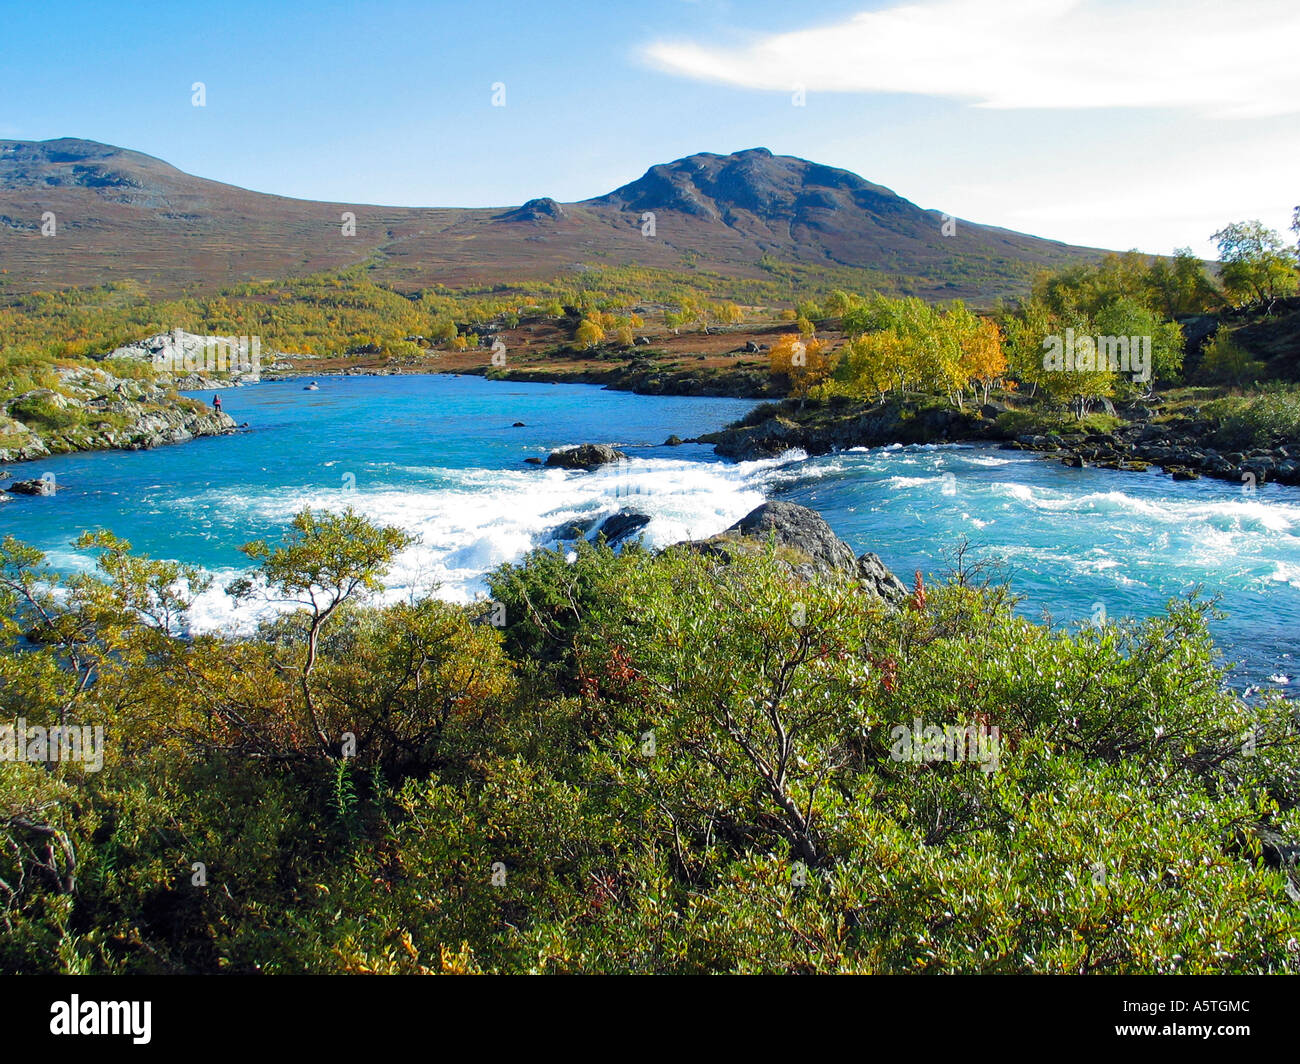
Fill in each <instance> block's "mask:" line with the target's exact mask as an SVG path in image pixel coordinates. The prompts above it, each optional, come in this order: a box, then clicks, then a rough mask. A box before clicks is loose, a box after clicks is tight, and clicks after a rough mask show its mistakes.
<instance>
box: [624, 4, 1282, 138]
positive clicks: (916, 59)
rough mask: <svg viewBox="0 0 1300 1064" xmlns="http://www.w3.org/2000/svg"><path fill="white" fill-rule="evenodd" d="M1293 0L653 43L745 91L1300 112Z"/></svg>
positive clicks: (922, 7)
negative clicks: (732, 41) (797, 89)
mask: <svg viewBox="0 0 1300 1064" xmlns="http://www.w3.org/2000/svg"><path fill="white" fill-rule="evenodd" d="M1297 40H1300V4H1297V3H1296V0H1236V2H1235V3H1231V4H1225V3H1223V2H1222V0H1209V2H1206V0H1114V2H1103V0H936V2H932V3H912V4H898V5H896V6H893V7H889V8H885V9H883V10H877V11H868V12H864V13H862V14H859V15H855V16H853V17H852V18H850V19H848V20H847V21H843V22H839V23H836V24H834V25H828V26H821V27H816V28H813V29H806V30H798V31H795V32H790V33H779V34H773V35H769V36H765V37H760V38H757V39H755V40H753V41H751V42H750V43H748V44H747V45H744V46H741V47H737V48H729V47H722V46H718V45H710V44H700V43H695V42H689V41H688V42H670V41H659V42H656V43H654V44H651V45H650V46H649V47H648V48H646V50H645V57H646V58H647V59H648V60H649V61H650V62H651V63H652V64H653V65H655V66H657V67H658V68H660V69H662V70H664V71H667V72H670V73H673V74H679V75H683V76H686V77H692V78H698V79H702V80H709V81H716V82H722V83H725V84H730V85H736V86H740V87H743V88H751V89H764V90H774V91H781V92H789V91H791V89H792V88H793V87H794V86H795V85H800V86H802V87H805V88H806V89H807V90H808V91H810V92H854V93H864V92H891V93H915V94H921V95H926V96H938V97H944V98H948V99H956V100H965V101H968V102H970V103H971V104H973V105H975V106H979V107H990V108H1005V109H1011V108H1052V109H1060V108H1087V107H1175V108H1187V109H1191V110H1193V111H1195V112H1197V113H1200V114H1204V115H1206V116H1208V117H1212V118H1257V117H1269V116H1275V115H1283V114H1294V113H1300V63H1298V62H1296V60H1295V58H1294V55H1293V54H1292V49H1293V45H1294V43H1295V42H1296V41H1297Z"/></svg>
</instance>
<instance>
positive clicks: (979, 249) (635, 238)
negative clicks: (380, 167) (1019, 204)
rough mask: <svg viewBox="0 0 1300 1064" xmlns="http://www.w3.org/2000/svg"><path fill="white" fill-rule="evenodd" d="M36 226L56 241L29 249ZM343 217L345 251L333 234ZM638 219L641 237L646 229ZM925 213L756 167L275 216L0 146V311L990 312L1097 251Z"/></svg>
mask: <svg viewBox="0 0 1300 1064" xmlns="http://www.w3.org/2000/svg"><path fill="white" fill-rule="evenodd" d="M47 211H52V212H53V213H54V215H55V218H56V221H57V232H56V233H55V235H53V236H42V234H41V219H42V215H43V214H44V213H45V212H47ZM348 211H350V212H352V213H353V214H355V216H356V231H355V235H350V236H345V235H343V232H342V222H341V219H342V215H343V214H344V212H348ZM647 212H650V213H653V215H654V234H653V236H647V235H643V232H642V229H643V218H644V216H645V214H646V213H647ZM942 225H943V215H942V214H941V213H939V212H938V211H932V210H923V209H922V208H920V207H918V206H917V205H916V204H914V203H911V202H909V201H908V200H906V199H903V198H902V197H901V196H898V195H896V194H895V193H893V192H891V191H890V190H889V189H887V188H884V187H883V186H880V185H876V184H872V183H871V182H869V181H866V180H864V179H863V178H861V177H859V176H858V175H856V174H853V173H850V172H848V171H846V170H839V169H835V168H833V167H828V166H822V165H819V164H817V163H813V162H808V161H807V160H804V159H797V158H794V157H791V156H777V155H773V154H772V153H771V152H769V151H768V150H767V149H765V148H754V149H750V150H749V151H743V152H737V153H735V154H732V155H713V154H699V155H692V156H689V157H687V158H684V159H679V160H677V161H676V162H672V163H668V164H663V165H657V166H652V167H651V168H650V169H649V170H647V171H646V173H645V175H644V176H642V177H641V178H639V179H638V180H636V181H633V182H631V183H629V184H627V185H624V186H622V187H621V188H618V189H615V190H614V191H612V192H610V193H608V194H606V195H603V196H598V197H595V198H592V199H587V200H583V201H581V202H578V203H564V204H561V203H557V202H556V201H555V200H553V199H550V198H547V197H544V196H543V197H539V198H535V199H532V200H529V201H527V202H526V203H524V204H523V205H522V206H520V207H506V208H475V209H469V208H413V207H379V206H366V205H357V204H344V203H324V202H315V201H308V200H296V199H289V198H286V197H283V196H273V195H267V194H264V193H260V192H251V191H248V190H246V189H242V188H237V187H235V186H233V185H226V184H222V183H219V182H215V181H209V180H206V179H203V178H200V177H195V176H192V175H189V174H185V173H183V172H181V171H180V170H177V169H176V168H175V167H172V166H169V165H168V164H167V163H165V162H163V161H161V160H159V159H155V158H153V157H151V156H148V155H143V154H141V153H139V152H133V151H128V150H125V149H122V148H115V147H111V146H108V145H104V144H98V143H95V142H93V141H86V140H77V139H71V138H64V139H60V140H51V141H40V142H29V141H0V268H3V269H4V270H5V271H6V276H5V277H4V280H5V282H6V287H7V289H8V291H10V292H28V291H34V290H41V289H56V288H63V287H67V286H73V285H89V284H102V283H106V282H111V281H121V280H127V279H131V280H136V281H139V282H140V283H142V284H143V285H145V287H146V288H147V289H148V290H149V291H150V292H152V293H155V294H176V293H178V292H181V291H194V292H209V291H213V290H215V289H218V288H220V287H222V286H226V285H229V284H233V283H237V282H240V281H246V280H255V279H268V278H280V277H296V276H303V275H305V274H310V273H315V272H319V271H322V270H332V269H339V268H343V267H346V266H350V265H355V264H357V263H362V262H370V263H373V264H374V270H373V277H374V279H375V280H376V281H379V282H382V283H387V284H391V285H393V286H395V287H397V288H399V289H403V290H414V289H419V288H424V287H429V286H433V285H436V284H444V285H450V286H461V285H471V284H501V283H506V282H515V281H535V280H541V279H546V278H550V277H554V276H556V275H558V274H561V273H572V272H574V271H575V270H580V269H583V268H585V267H600V268H608V267H615V266H636V267H651V268H663V269H674V270H682V269H691V270H698V271H701V272H705V271H709V272H715V273H718V274H721V275H723V276H730V277H752V278H766V279H772V278H777V279H780V278H784V277H790V278H793V277H796V276H800V275H801V274H806V273H807V271H810V270H813V269H816V270H819V271H824V270H827V269H832V270H853V271H867V272H868V275H864V276H866V279H867V280H870V281H873V282H875V283H877V284H879V285H881V286H882V287H893V288H895V289H897V290H900V291H908V292H913V293H915V294H919V295H926V296H931V297H962V298H967V299H974V300H977V301H987V300H990V299H992V298H994V297H996V296H1000V295H1011V294H1014V293H1017V292H1020V291H1023V290H1024V288H1025V286H1026V280H1027V278H1028V277H1029V276H1030V275H1031V274H1032V273H1033V271H1034V270H1036V269H1037V268H1039V267H1041V266H1049V267H1050V266H1059V265H1062V264H1065V263H1067V262H1071V261H1078V260H1080V259H1093V258H1095V257H1096V256H1097V254H1098V252H1097V251H1096V250H1095V249H1088V248H1078V247H1073V246H1070V245H1067V244H1061V243H1057V242H1054V241H1047V240H1041V239H1039V238H1037V237H1032V236H1026V235H1024V234H1021V233H1015V232H1011V231H1009V230H1005V229H997V228H993V227H989V226H982V225H977V224H975V223H973V222H965V221H961V220H958V221H957V225H956V232H955V234H954V235H951V236H947V237H945V236H944V235H943V234H942V232H941V228H942Z"/></svg>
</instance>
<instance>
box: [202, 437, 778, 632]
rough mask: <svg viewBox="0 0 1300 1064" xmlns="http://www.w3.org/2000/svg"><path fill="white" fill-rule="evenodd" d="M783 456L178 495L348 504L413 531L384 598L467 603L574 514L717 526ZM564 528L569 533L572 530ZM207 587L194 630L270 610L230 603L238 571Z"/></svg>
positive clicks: (248, 503)
mask: <svg viewBox="0 0 1300 1064" xmlns="http://www.w3.org/2000/svg"><path fill="white" fill-rule="evenodd" d="M789 461H790V459H789V458H787V457H785V456H782V457H781V458H772V459H764V460H760V461H754V462H741V463H738V464H735V465H724V464H722V463H717V462H692V461H678V460H670V459H657V458H646V459H640V458H632V459H630V460H629V461H627V462H621V463H619V464H618V465H617V466H606V467H603V468H601V469H597V470H595V471H593V472H590V473H580V472H569V471H566V470H559V469H541V470H527V471H522V470H484V469H464V470H458V469H440V468H437V467H428V468H422V469H421V470H419V471H418V472H417V471H415V470H411V472H413V473H415V474H416V475H417V476H427V477H428V480H429V483H428V484H427V485H425V486H421V485H420V484H419V483H418V482H417V483H415V484H407V485H405V486H404V487H402V488H400V489H395V488H387V489H382V490H375V491H367V490H363V489H362V488H361V487H360V486H358V488H356V489H354V490H351V491H344V490H341V489H328V490H321V489H320V488H317V487H303V488H301V489H300V490H297V491H293V490H289V491H286V490H284V489H278V490H276V491H274V492H271V491H265V492H263V491H258V490H249V491H246V492H244V493H242V494H241V495H239V496H232V494H231V492H230V491H229V490H223V491H222V492H221V493H220V496H219V499H218V498H217V497H216V496H215V494H214V496H212V497H209V496H206V495H199V496H195V497H192V498H190V499H188V500H179V501H178V505H181V506H184V507H187V508H190V509H207V508H208V507H209V506H211V505H213V504H215V503H216V502H218V501H219V502H220V503H221V505H222V506H224V507H226V508H229V509H231V510H233V511H235V512H243V513H245V514H248V513H252V514H255V515H256V516H257V517H258V518H260V519H262V520H265V521H268V522H274V523H278V524H287V523H288V521H289V520H290V519H291V518H292V516H293V515H294V514H295V513H296V512H298V511H299V510H301V509H302V508H303V507H305V506H310V507H312V508H313V509H326V510H339V509H342V508H343V507H345V506H351V507H353V508H354V509H356V510H357V511H358V512H360V513H363V514H365V515H366V516H367V517H369V518H371V519H372V520H374V521H377V522H380V523H382V524H387V525H396V526H397V527H399V528H401V529H403V530H405V531H407V532H409V533H411V534H413V535H415V536H418V537H419V540H418V542H417V543H416V544H415V545H414V546H412V547H411V548H410V549H408V550H406V551H404V552H403V553H402V554H401V555H400V556H399V557H398V558H397V559H396V561H395V563H394V565H393V567H392V569H391V571H390V572H389V574H388V577H387V578H386V580H385V583H386V585H387V591H386V592H385V595H384V601H388V602H393V601H400V600H403V599H406V598H409V597H412V596H420V595H424V594H430V593H433V594H436V595H437V596H438V597H439V598H443V599H447V600H449V601H452V602H469V601H472V600H473V599H475V598H478V597H481V596H483V595H484V594H485V593H486V583H485V580H484V577H485V575H486V574H487V573H488V572H490V571H491V570H492V569H494V568H496V567H497V566H499V565H501V564H503V563H505V562H513V561H518V560H519V559H520V558H522V557H523V556H524V555H525V554H526V553H527V552H528V551H530V550H532V549H534V548H536V547H543V546H556V545H558V544H559V543H560V542H561V541H562V540H561V535H560V534H561V532H562V531H564V530H565V529H566V526H570V525H571V524H572V523H574V522H580V523H582V524H583V525H585V526H587V527H588V529H589V531H588V532H587V536H588V538H591V537H592V536H594V534H595V529H597V528H598V527H599V525H600V523H601V522H602V521H603V520H604V518H606V517H609V516H612V515H614V514H616V513H619V512H620V511H623V510H628V511H633V512H637V513H642V514H645V515H647V516H649V517H650V521H649V523H648V524H647V525H646V526H645V527H644V528H643V529H641V530H640V534H641V535H643V536H644V538H645V541H646V544H647V545H648V546H650V547H653V548H659V547H664V546H667V545H669V544H671V543H676V542H679V541H681V540H684V539H693V538H701V537H706V536H710V535H714V534H715V533H717V532H721V531H722V530H723V529H724V528H727V527H728V526H729V525H731V524H733V523H735V522H736V521H737V520H739V519H740V518H741V517H743V516H744V515H745V514H747V513H749V512H750V511H751V510H753V509H754V508H755V507H757V506H760V505H761V504H762V503H763V501H764V499H765V488H766V487H767V485H768V484H769V482H770V481H771V480H772V479H773V477H774V476H775V475H776V474H778V473H779V471H780V470H781V468H782V467H783V466H784V465H787V464H788V463H789ZM567 538H572V537H571V536H569V537H567ZM211 575H212V576H213V578H214V581H213V587H212V588H211V589H210V590H209V591H207V592H205V593H204V594H203V595H201V596H200V597H199V599H198V600H197V601H196V603H195V607H194V609H193V611H192V614H191V617H192V623H193V626H194V628H195V629H196V630H199V631H211V630H217V629H220V630H224V631H231V630H239V631H247V630H249V629H251V627H252V626H253V625H254V624H255V623H256V621H257V619H258V618H259V617H260V616H265V615H266V613H267V611H266V610H265V609H263V610H260V611H259V610H252V609H250V608H249V607H248V606H247V605H246V604H238V605H237V604H236V603H235V602H233V601H232V600H231V599H230V598H229V597H228V596H226V594H225V592H224V586H225V585H226V584H227V583H228V582H229V581H230V580H231V579H232V578H233V577H234V576H235V575H237V571H236V570H223V571H219V572H213V573H212V574H211Z"/></svg>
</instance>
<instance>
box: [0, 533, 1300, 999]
mask: <svg viewBox="0 0 1300 1064" xmlns="http://www.w3.org/2000/svg"><path fill="white" fill-rule="evenodd" d="M406 542H407V540H406V537H405V536H404V535H403V534H402V533H400V532H399V531H397V530H395V529H388V528H382V527H376V526H374V525H372V524H370V523H369V522H368V521H366V520H365V519H364V518H362V517H359V516H358V515H357V514H355V513H350V512H345V513H341V514H328V513H310V512H308V513H303V514H301V515H300V516H299V518H298V519H297V520H296V521H295V522H294V524H293V526H292V528H291V530H290V531H289V532H288V534H287V536H286V538H285V540H284V541H283V542H281V543H263V542H259V543H255V544H250V545H248V547H247V549H246V553H247V554H248V556H249V557H250V560H251V561H253V562H255V563H256V567H255V568H254V569H253V570H252V572H251V573H250V575H249V577H248V578H247V579H246V580H245V581H242V582H241V584H240V586H239V587H238V588H236V589H235V590H236V591H238V592H239V593H241V594H258V593H260V594H264V595H267V596H270V597H274V598H279V599H282V600H286V601H290V602H296V603H297V604H298V606H297V608H295V609H292V610H290V611H289V612H282V613H280V614H278V615H277V616H275V617H274V618H273V619H269V620H266V621H264V622H263V623H262V625H261V627H260V628H259V629H258V630H257V631H256V632H255V633H253V634H250V635H248V636H243V637H234V636H227V635H218V634H194V633H191V632H189V631H188V626H187V611H188V609H189V607H190V604H191V603H192V601H193V597H194V595H195V594H196V593H197V592H198V591H200V590H201V589H202V588H203V587H204V580H203V577H202V576H201V574H199V573H198V572H196V571H194V570H192V569H190V568H187V567H185V566H180V565H176V564H173V563H166V562H159V561H154V560H150V559H148V558H145V557H141V556H139V555H137V554H135V553H134V552H132V550H131V549H130V546H129V544H127V543H125V542H122V541H121V540H119V539H116V538H114V537H113V536H111V535H110V534H108V533H105V532H100V533H94V534H88V535H87V536H86V537H85V538H84V539H83V540H82V544H81V545H82V547H83V548H85V549H93V550H94V551H96V552H97V554H98V557H99V568H98V571H97V572H95V573H87V574H81V575H77V576H73V577H69V578H66V579H60V578H59V577H58V576H57V575H56V574H55V573H53V572H51V571H50V570H49V568H47V567H46V564H45V561H44V559H43V558H42V557H41V555H40V554H39V553H38V552H36V551H34V550H32V549H30V548H28V547H24V546H23V545H21V544H19V543H17V542H15V541H14V540H13V539H12V538H11V539H7V540H5V541H4V543H3V546H2V547H0V640H2V641H3V647H2V648H0V719H3V720H11V719H14V718H17V717H23V718H25V719H26V722H27V723H28V725H42V726H55V725H60V724H79V725H102V726H103V727H104V729H105V735H106V743H107V749H106V753H105V760H104V765H103V768H102V771H99V772H93V771H89V770H88V769H87V767H86V766H84V765H82V764H79V763H77V762H73V761H57V762H53V763H49V764H45V763H39V762H38V763H32V762H30V761H17V760H2V761H0V927H2V928H3V934H0V970H4V971H6V972H75V973H101V972H107V973H119V972H155V973H156V972H265V973H279V972H303V971H309V972H338V973H343V972H374V973H439V972H444V973H466V972H665V973H709V972H893V973H905V972H918V973H919V972H1063V973H1064V972H1070V973H1092V972H1096V973H1112V972H1185V973H1198V972H1295V971H1297V970H1300V905H1298V904H1297V903H1296V902H1295V901H1294V900H1293V898H1294V897H1296V888H1295V886H1294V884H1293V883H1291V881H1290V880H1289V878H1288V877H1289V876H1294V875H1295V873H1294V871H1293V870H1292V869H1291V868H1290V867H1289V866H1288V864H1287V859H1286V855H1287V853H1288V852H1290V851H1288V850H1287V847H1286V844H1285V840H1286V839H1294V838H1295V837H1296V835H1297V832H1298V831H1300V813H1297V811H1296V805H1297V801H1298V800H1300V745H1298V739H1297V722H1296V717H1295V710H1294V707H1293V706H1291V705H1289V704H1288V703H1287V702H1286V701H1284V700H1282V699H1281V698H1280V697H1269V698H1265V699H1263V700H1262V701H1259V702H1257V703H1255V704H1247V703H1246V702H1244V701H1243V700H1242V699H1241V698H1239V697H1238V696H1237V695H1235V694H1233V693H1232V692H1231V691H1229V690H1227V689H1226V688H1225V687H1224V686H1223V684H1222V674H1221V672H1220V670H1219V666H1218V664H1217V660H1216V655H1215V651H1214V648H1213V646H1212V644H1211V640H1210V637H1209V635H1208V634H1207V631H1206V626H1205V618H1206V614H1207V610H1209V609H1210V606H1209V605H1208V604H1206V603H1204V602H1200V601H1196V600H1180V601H1175V602H1172V603H1171V604H1170V606H1169V608H1168V611H1167V613H1165V614H1163V615H1161V616H1159V617H1156V618H1153V619H1149V620H1146V621H1144V622H1141V623H1134V622H1127V621H1124V622H1117V623H1112V624H1105V625H1103V626H1101V627H1091V626H1085V627H1082V628H1079V629H1068V630H1067V629H1064V628H1061V627H1054V626H1049V625H1046V624H1039V623H1031V622H1030V621H1028V620H1026V619H1024V618H1023V617H1020V616H1017V615H1016V613H1015V612H1014V611H1013V605H1014V600H1013V597H1012V595H1011V593H1010V592H1009V590H1008V589H1007V588H1006V587H1005V586H1004V585H1001V584H999V583H997V582H996V581H992V580H990V579H989V577H988V575H987V574H981V573H980V572H978V571H976V570H972V569H971V568H970V567H969V566H968V565H967V564H966V563H965V562H964V561H963V560H962V559H961V557H957V558H956V559H955V560H954V569H953V572H952V574H951V576H950V578H949V579H948V580H947V581H946V582H944V583H942V584H938V585H935V586H930V587H926V586H924V585H923V584H922V583H921V582H920V580H919V578H918V581H917V585H916V588H915V590H914V591H913V592H912V594H911V595H910V596H909V597H908V598H907V599H906V600H905V601H902V602H901V603H897V604H893V605H886V604H885V603H884V602H882V600H880V599H879V598H876V597H874V596H871V595H869V594H866V593H864V592H863V590H862V589H861V588H860V587H859V586H858V585H857V584H856V583H855V582H854V581H852V580H850V579H842V578H837V577H829V576H828V577H824V578H817V579H815V580H813V581H812V582H809V581H808V580H807V579H806V576H805V578H800V577H798V576H797V575H795V567H793V566H792V565H791V564H790V563H791V560H792V559H791V558H790V557H789V555H790V553H791V549H790V548H788V547H783V548H781V550H780V551H778V550H777V549H776V548H775V547H769V548H768V549H766V550H758V551H754V552H750V553H748V554H744V555H738V556H736V557H733V558H732V559H731V560H730V561H729V562H727V563H723V562H722V561H720V559H719V558H718V557H716V556H713V555H709V554H706V553H700V552H697V551H693V550H687V549H682V548H675V549H670V550H668V551H666V552H663V553H660V554H653V553H651V552H649V551H647V550H644V549H641V548H639V547H637V546H635V545H631V546H628V547H626V548H625V549H623V550H622V551H621V552H615V551H613V550H612V549H610V548H609V547H608V546H606V545H604V544H603V542H598V543H596V544H587V543H580V544H579V545H578V550H577V556H576V558H575V559H572V560H570V559H567V558H566V557H565V556H563V555H561V554H558V553H554V552H550V551H546V550H541V551H537V552H535V553H533V554H531V555H529V556H528V557H527V558H525V559H524V560H523V561H522V562H520V563H519V564H517V565H507V566H503V567H501V568H500V569H498V570H497V571H495V572H494V573H493V574H492V575H491V577H490V589H491V600H485V601H483V602H480V603H477V604H474V605H471V606H468V607H465V606H456V605H451V604H448V603H445V602H442V601H439V600H438V599H436V598H426V599H418V600H417V599H409V600H405V601H401V602H398V603H395V604H391V605H384V604H381V603H379V602H378V601H376V600H375V599H374V598H373V597H371V596H373V595H374V594H375V593H376V592H378V590H379V589H380V588H381V586H382V582H383V580H384V576H385V573H386V572H387V570H388V568H389V565H390V563H391V562H392V559H393V556H394V554H395V552H397V551H399V550H400V549H401V548H402V547H403V545H404V544H405V543H406ZM917 719H921V720H923V721H924V722H926V724H934V725H938V726H945V725H956V726H966V725H977V726H981V727H985V728H988V729H992V728H996V729H998V733H999V734H1000V736H1001V749H1000V756H999V758H998V762H997V766H996V771H984V769H983V767H982V766H981V765H980V764H978V763H971V762H969V761H966V762H961V761H952V760H938V761H925V760H921V761H899V760H895V758H894V757H893V756H891V742H892V740H891V731H892V729H894V728H896V727H898V726H903V727H905V728H908V729H910V728H912V727H913V722H914V721H916V720H917Z"/></svg>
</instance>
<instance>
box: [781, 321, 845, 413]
mask: <svg viewBox="0 0 1300 1064" xmlns="http://www.w3.org/2000/svg"><path fill="white" fill-rule="evenodd" d="M769 358H770V360H771V367H772V372H773V373H774V374H776V375H778V376H785V377H787V378H789V381H790V394H791V395H793V396H795V397H796V398H799V399H803V398H805V397H807V395H808V393H809V392H810V391H812V389H813V388H815V387H816V386H817V385H819V384H820V383H821V382H822V381H824V380H826V378H827V377H829V376H830V375H831V370H832V369H833V368H834V365H833V362H832V360H831V357H830V354H829V352H828V351H827V350H826V347H825V345H824V344H823V343H822V342H821V341H820V340H804V339H802V338H800V337H799V336H796V335H795V334H794V333H783V334H782V335H781V337H780V338H779V339H778V340H777V341H776V343H774V344H773V345H772V350H771V353H770V355H769Z"/></svg>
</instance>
